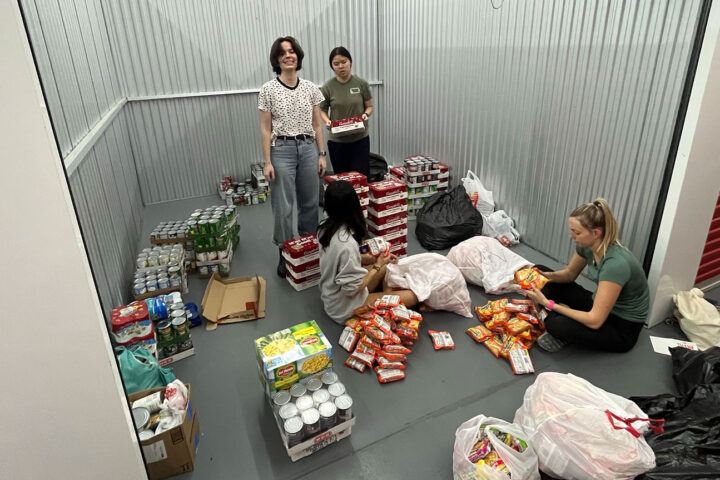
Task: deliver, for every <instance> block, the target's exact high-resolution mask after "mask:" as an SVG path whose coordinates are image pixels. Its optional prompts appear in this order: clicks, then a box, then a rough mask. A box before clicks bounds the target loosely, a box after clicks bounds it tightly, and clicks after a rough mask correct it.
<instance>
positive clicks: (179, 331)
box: [171, 310, 189, 340]
mask: <svg viewBox="0 0 720 480" xmlns="http://www.w3.org/2000/svg"><path fill="white" fill-rule="evenodd" d="M172 316H173V318H172V322H171V323H172V327H173V331H174V332H175V337H177V338H181V339H183V340H184V339H186V338H187V336H188V335H189V332H188V327H187V317H186V316H185V311H184V310H182V311H180V310H176V311H174V312H173V313H172Z"/></svg>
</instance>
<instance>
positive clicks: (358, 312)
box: [353, 305, 375, 320]
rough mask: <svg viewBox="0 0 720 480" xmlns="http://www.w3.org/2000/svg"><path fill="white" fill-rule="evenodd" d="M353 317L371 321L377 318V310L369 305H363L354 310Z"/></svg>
mask: <svg viewBox="0 0 720 480" xmlns="http://www.w3.org/2000/svg"><path fill="white" fill-rule="evenodd" d="M353 315H355V316H356V317H358V318H360V319H367V320H370V319H371V318H373V317H374V316H375V310H374V309H373V307H371V306H369V305H363V306H361V307H358V308H356V309H355V310H353Z"/></svg>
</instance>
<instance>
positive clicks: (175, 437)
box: [128, 384, 200, 480]
mask: <svg viewBox="0 0 720 480" xmlns="http://www.w3.org/2000/svg"><path fill="white" fill-rule="evenodd" d="M186 385H187V389H188V402H187V407H186V408H185V418H184V419H183V422H182V423H181V424H180V425H177V426H176V427H173V428H171V429H170V430H167V431H165V432H162V433H158V434H157V435H154V436H152V437H150V438H148V439H146V440H141V441H140V446H141V448H142V450H143V454H144V456H145V465H146V466H147V472H148V478H150V480H160V479H162V478H168V477H172V476H174V475H179V474H181V473H187V472H192V471H193V469H194V468H195V454H196V453H197V448H198V444H199V442H200V423H199V421H198V415H197V412H196V411H195V408H194V405H193V403H192V392H191V388H190V385H189V384H186ZM164 391H165V387H159V388H151V389H150V390H143V391H142V392H136V393H133V394H130V395H129V396H128V401H129V402H130V404H132V402H134V401H135V400H139V399H141V398H143V397H146V396H148V395H151V394H153V393H155V392H164Z"/></svg>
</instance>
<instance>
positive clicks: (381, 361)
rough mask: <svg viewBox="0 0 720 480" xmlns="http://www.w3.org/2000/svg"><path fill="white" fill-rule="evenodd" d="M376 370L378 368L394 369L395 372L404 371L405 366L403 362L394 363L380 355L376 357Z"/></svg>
mask: <svg viewBox="0 0 720 480" xmlns="http://www.w3.org/2000/svg"><path fill="white" fill-rule="evenodd" d="M377 362H378V364H377V367H375V368H377V369H380V368H394V369H397V370H405V364H404V363H403V362H394V361H392V360H390V359H388V358H385V357H383V356H382V355H378V358H377Z"/></svg>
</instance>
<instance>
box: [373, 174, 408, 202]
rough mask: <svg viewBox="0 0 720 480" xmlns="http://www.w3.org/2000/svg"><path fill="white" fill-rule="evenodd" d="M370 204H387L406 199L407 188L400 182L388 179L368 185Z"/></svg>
mask: <svg viewBox="0 0 720 480" xmlns="http://www.w3.org/2000/svg"><path fill="white" fill-rule="evenodd" d="M368 187H369V189H370V203H376V204H378V203H387V202H393V201H396V200H400V199H403V198H407V188H405V183H403V182H401V181H400V180H395V179H389V180H382V181H380V182H374V183H371V184H369V185H368Z"/></svg>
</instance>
